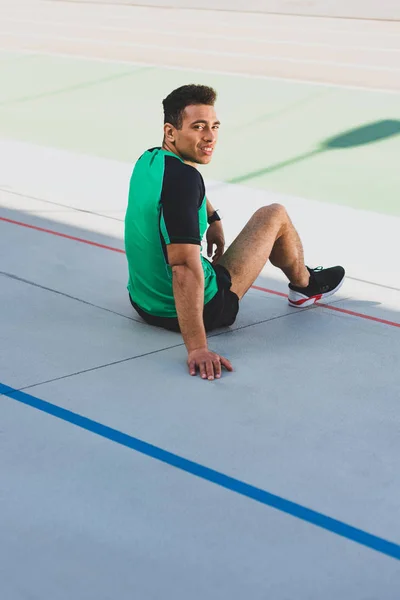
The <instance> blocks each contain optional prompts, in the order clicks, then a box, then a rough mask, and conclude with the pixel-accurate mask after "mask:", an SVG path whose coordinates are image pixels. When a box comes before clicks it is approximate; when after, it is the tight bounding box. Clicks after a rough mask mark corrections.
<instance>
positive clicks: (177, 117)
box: [163, 83, 217, 129]
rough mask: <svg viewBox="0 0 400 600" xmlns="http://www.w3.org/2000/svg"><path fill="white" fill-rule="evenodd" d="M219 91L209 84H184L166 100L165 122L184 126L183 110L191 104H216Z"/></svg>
mask: <svg viewBox="0 0 400 600" xmlns="http://www.w3.org/2000/svg"><path fill="white" fill-rule="evenodd" d="M216 99H217V92H216V91H215V90H214V89H213V88H212V87H208V86H207V85H195V84H194V83H192V84H190V85H182V86H181V87H179V88H177V89H176V90H174V91H173V92H171V93H170V94H169V95H168V96H167V97H166V98H165V99H164V100H163V107H164V123H171V125H173V126H174V127H176V128H177V129H181V128H182V121H183V111H184V110H185V108H186V107H187V106H190V105H191V104H207V105H208V106H214V104H215V101H216Z"/></svg>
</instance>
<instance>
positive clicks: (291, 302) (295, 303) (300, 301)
mask: <svg viewBox="0 0 400 600" xmlns="http://www.w3.org/2000/svg"><path fill="white" fill-rule="evenodd" d="M322 296H323V294H317V295H316V296H310V297H309V298H302V299H301V300H291V298H288V300H289V302H290V304H294V305H295V306H301V305H302V304H304V302H308V300H314V302H318V300H321V298H322Z"/></svg>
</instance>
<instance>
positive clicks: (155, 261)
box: [125, 148, 218, 317]
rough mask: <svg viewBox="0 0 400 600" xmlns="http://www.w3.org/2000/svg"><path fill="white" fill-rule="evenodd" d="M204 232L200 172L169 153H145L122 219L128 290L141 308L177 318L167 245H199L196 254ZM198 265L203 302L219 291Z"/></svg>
mask: <svg viewBox="0 0 400 600" xmlns="http://www.w3.org/2000/svg"><path fill="white" fill-rule="evenodd" d="M206 229H207V208H206V196H205V187H204V181H203V178H202V176H201V174H200V173H199V172H198V171H197V169H195V168H194V167H191V166H190V165H187V164H185V163H184V162H183V161H182V160H181V159H180V158H179V157H178V156H176V154H173V153H172V152H167V151H166V150H163V149H161V148H153V149H151V150H147V152H145V153H144V154H142V156H141V157H140V158H139V160H138V161H137V163H136V165H135V167H134V169H133V173H132V177H131V182H130V188H129V201H128V208H127V211H126V217H125V249H126V256H127V259H128V267H129V283H128V290H129V293H130V295H131V298H132V300H133V301H134V302H135V303H136V304H137V305H138V306H139V307H140V308H141V309H142V310H144V311H146V312H148V313H150V314H151V315H154V316H159V317H176V316H177V314H176V308H175V300H174V295H173V290H172V271H171V267H170V266H169V265H168V255H167V249H166V247H167V245H168V244H198V245H199V252H200V246H201V240H202V238H203V235H204V233H205V231H206ZM200 256H201V255H200ZM201 262H202V265H203V270H204V303H205V304H206V303H207V302H209V301H210V300H211V299H212V298H213V297H214V296H215V294H216V293H217V291H218V288H217V280H216V275H215V271H214V269H213V268H212V266H211V264H210V263H209V262H208V261H207V260H206V259H205V258H204V257H203V256H201Z"/></svg>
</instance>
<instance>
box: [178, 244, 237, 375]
mask: <svg viewBox="0 0 400 600" xmlns="http://www.w3.org/2000/svg"><path fill="white" fill-rule="evenodd" d="M167 253H168V262H169V264H170V266H171V268H172V285H173V292H174V299H175V305H176V312H177V313H178V321H179V326H180V329H181V333H182V337H183V341H184V342H185V346H186V348H187V351H188V365H189V372H190V375H196V368H198V369H199V371H200V375H201V377H202V378H203V379H206V378H207V379H211V380H212V379H214V377H216V378H217V379H219V377H221V364H222V365H223V366H224V367H226V369H228V371H232V366H231V364H230V362H229V361H228V360H227V359H226V358H224V357H223V356H219V355H218V354H215V353H214V352H211V350H209V349H208V346H207V337H206V332H205V329H204V323H203V308H204V273H203V267H202V265H201V259H200V253H199V248H198V246H197V245H193V244H169V245H168V246H167Z"/></svg>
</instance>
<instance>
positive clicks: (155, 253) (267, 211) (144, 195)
mask: <svg viewBox="0 0 400 600" xmlns="http://www.w3.org/2000/svg"><path fill="white" fill-rule="evenodd" d="M215 101H216V92H215V90H213V89H212V88H210V87H207V86H203V85H185V86H182V87H180V88H178V89H176V90H174V91H173V92H171V94H169V96H167V98H165V100H163V107H164V139H163V144H162V147H159V148H152V149H150V150H147V151H146V152H145V153H144V154H142V156H141V157H140V158H139V160H138V161H137V163H136V165H135V167H134V170H133V173H132V177H131V182H130V189H129V201H128V208H127V212H126V218H125V247H126V255H127V259H128V267H129V283H128V290H129V297H130V300H131V303H132V305H133V307H134V308H135V310H136V311H137V312H138V313H139V315H140V316H141V317H142V318H143V319H144V320H145V321H146V322H147V323H149V324H151V325H156V326H159V327H164V328H166V329H169V330H171V331H180V332H181V333H182V336H183V340H184V342H185V345H186V348H187V351H188V366H189V373H190V374H191V375H195V374H196V372H197V370H198V371H199V372H200V375H201V376H202V377H203V378H204V379H209V380H212V379H214V378H219V377H220V376H221V367H222V366H223V367H225V368H226V369H227V370H228V371H231V370H232V365H231V363H230V362H229V361H228V360H227V359H226V358H224V357H223V356H220V355H218V354H216V353H214V352H212V351H211V350H209V348H208V345H207V338H206V331H210V330H212V329H216V328H218V327H226V326H229V325H232V324H233V323H234V321H235V319H236V316H237V313H238V310H239V300H240V299H241V298H242V297H243V296H244V294H245V293H246V292H247V290H248V289H249V288H250V287H251V285H252V284H253V282H254V281H255V279H256V278H257V277H258V275H259V273H260V271H261V269H262V268H263V266H264V265H265V263H266V262H267V260H268V259H269V260H270V261H271V263H272V264H273V265H275V266H276V267H278V268H280V269H281V270H282V271H283V272H284V273H285V275H286V276H287V278H288V279H289V282H290V283H289V296H288V299H289V304H291V305H292V306H296V307H305V306H309V305H310V304H312V303H314V302H315V301H316V300H320V299H323V298H325V297H327V296H330V295H332V294H334V293H335V292H336V291H337V290H338V289H339V287H340V286H341V284H342V282H343V278H344V269H343V267H331V268H329V269H315V270H314V269H310V268H308V267H306V266H305V264H304V256H303V247H302V244H301V241H300V238H299V236H298V234H297V232H296V230H295V228H294V227H293V224H292V222H291V220H290V218H289V216H288V214H287V213H286V210H285V208H284V207H283V206H281V205H279V204H272V205H270V206H265V207H263V208H260V209H259V210H257V211H256V212H255V213H254V215H253V216H252V217H251V219H250V221H249V222H248V223H247V225H245V227H244V229H243V230H242V231H241V232H240V233H239V235H238V237H237V238H236V239H235V240H234V242H233V243H232V244H231V246H230V247H229V248H228V249H227V251H226V252H224V246H225V240H224V233H223V228H222V224H221V220H220V218H219V216H218V213H217V212H216V211H215V210H214V208H213V206H212V205H211V203H210V202H209V200H208V199H207V198H206V194H205V187H204V182H203V178H202V176H201V174H200V173H199V171H198V170H197V168H196V167H197V165H199V164H203V165H204V164H207V163H209V162H210V161H211V159H212V155H213V152H214V149H215V145H216V143H217V139H218V130H219V126H220V122H219V120H218V119H217V115H216V112H215V108H214V104H215ZM206 231H207V233H206ZM205 233H206V239H207V252H208V256H209V257H212V262H210V261H208V260H207V259H205V258H204V257H203V256H202V255H201V252H200V246H201V240H202V238H203V235H204V234H205ZM214 247H215V251H214V255H212V253H213V250H214Z"/></svg>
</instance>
